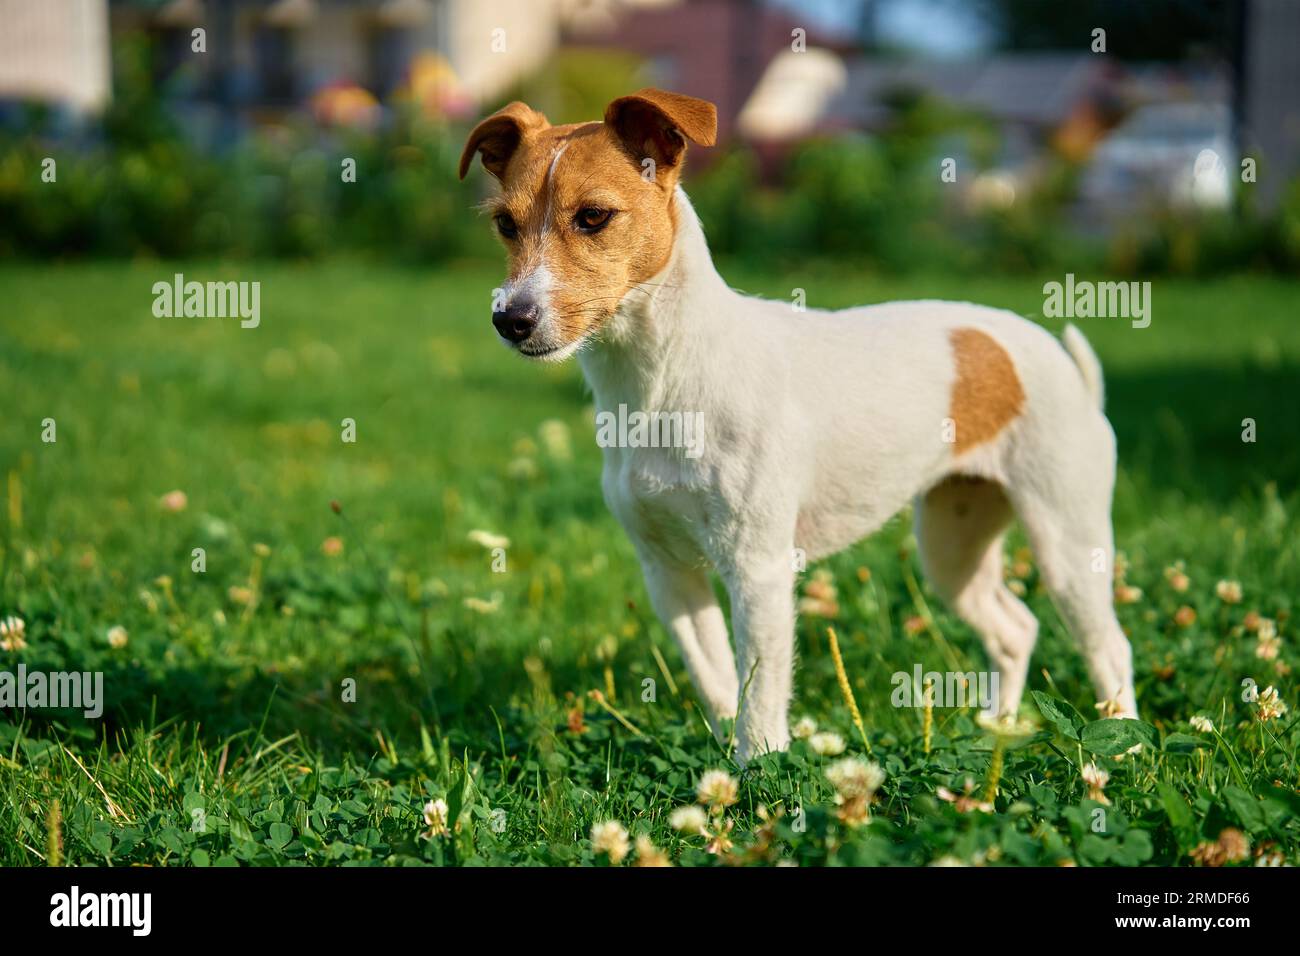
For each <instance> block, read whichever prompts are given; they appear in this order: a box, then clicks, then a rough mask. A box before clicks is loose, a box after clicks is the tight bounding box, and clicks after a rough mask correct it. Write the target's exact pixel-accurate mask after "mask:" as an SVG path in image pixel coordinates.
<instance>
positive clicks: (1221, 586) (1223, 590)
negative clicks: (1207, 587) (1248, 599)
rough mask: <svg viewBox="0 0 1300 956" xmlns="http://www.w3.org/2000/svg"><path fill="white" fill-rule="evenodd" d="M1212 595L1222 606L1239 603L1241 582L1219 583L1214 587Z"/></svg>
mask: <svg viewBox="0 0 1300 956" xmlns="http://www.w3.org/2000/svg"><path fill="white" fill-rule="evenodd" d="M1214 593H1215V594H1216V595H1217V596H1218V598H1219V600H1220V601H1222V602H1223V603H1224V604H1240V603H1241V582H1239V581H1220V582H1219V583H1218V584H1216V585H1215V586H1214Z"/></svg>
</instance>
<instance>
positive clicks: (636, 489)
mask: <svg viewBox="0 0 1300 956" xmlns="http://www.w3.org/2000/svg"><path fill="white" fill-rule="evenodd" d="M601 483H602V487H603V490H604V494H605V501H606V503H607V504H608V505H609V508H610V511H612V512H613V513H614V515H615V516H616V517H617V518H618V520H619V522H620V523H621V524H622V525H623V527H624V528H625V529H626V530H627V532H628V534H629V535H631V536H632V537H633V538H635V539H637V540H638V541H639V542H640V543H642V544H645V545H648V546H651V547H653V548H655V549H656V550H658V551H660V552H661V553H664V554H666V555H669V556H671V557H674V558H677V559H679V560H681V561H683V562H688V563H693V562H695V561H698V560H699V559H700V558H701V557H702V556H705V555H706V554H707V551H708V548H707V542H708V539H709V538H710V537H711V536H712V534H714V533H716V530H717V529H716V528H715V524H716V520H715V519H716V516H715V515H714V511H715V510H716V508H715V505H716V501H715V498H716V495H714V494H713V493H711V492H710V489H709V485H708V483H707V481H706V480H705V479H704V476H703V474H702V473H701V470H700V466H699V465H698V464H697V463H695V462H691V461H689V460H684V459H683V458H682V456H681V455H680V453H678V452H676V451H674V450H672V449H662V448H648V449H627V448H607V449H606V450H605V468H604V474H603V477H602V482H601Z"/></svg>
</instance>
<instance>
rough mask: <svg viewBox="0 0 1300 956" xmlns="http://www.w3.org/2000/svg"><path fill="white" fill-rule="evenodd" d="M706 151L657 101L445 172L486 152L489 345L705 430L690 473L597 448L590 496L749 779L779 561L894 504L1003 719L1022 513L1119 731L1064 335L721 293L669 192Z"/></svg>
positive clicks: (1110, 459) (1074, 354) (1012, 323)
mask: <svg viewBox="0 0 1300 956" xmlns="http://www.w3.org/2000/svg"><path fill="white" fill-rule="evenodd" d="M715 132H716V113H715V110H714V107H713V105H712V104H710V103H707V102H704V101H702V100H698V99H694V98H692V97H688V96H682V95H679V94H675V93H667V92H663V91H660V90H653V89H647V90H642V91H640V92H639V93H635V94H633V95H631V96H625V97H622V98H620V99H617V100H615V101H614V102H612V103H610V104H609V107H608V108H607V109H606V111H605V117H604V120H603V121H599V122H592V123H582V124H575V125H568V126H552V125H550V123H549V122H548V121H547V120H546V117H544V116H543V115H541V114H540V113H538V112H536V111H535V110H533V109H531V108H530V107H528V106H526V105H525V104H523V103H511V104H510V105H509V106H507V107H506V108H505V109H503V110H501V111H500V112H498V113H495V114H493V115H492V116H489V117H488V118H487V119H485V120H483V121H482V122H481V123H480V124H479V125H478V126H477V127H476V128H475V129H474V131H473V132H472V133H471V134H470V137H469V141H468V142H467V143H466V144H465V151H464V153H463V155H462V156H461V160H460V175H461V178H464V176H465V174H466V172H467V170H468V169H469V166H470V163H471V162H472V161H473V159H474V156H475V154H476V153H477V154H480V155H481V156H482V159H483V166H484V167H485V168H486V169H487V171H488V172H489V173H491V174H492V175H493V176H495V177H496V178H497V179H498V180H499V181H500V183H501V186H502V187H503V188H502V192H501V195H500V196H499V197H497V198H494V199H492V200H490V201H489V208H490V210H491V212H492V215H493V220H494V222H495V225H496V228H497V231H498V232H499V233H500V235H501V238H502V240H503V241H504V243H505V245H506V248H507V250H508V252H509V257H510V275H509V280H508V281H507V282H506V283H505V285H504V286H503V288H502V290H501V292H500V294H499V296H498V303H497V306H496V310H495V311H494V312H493V315H492V323H493V325H495V326H496V329H497V331H498V332H499V333H500V336H501V337H502V338H503V339H504V340H505V341H506V342H507V343H508V344H509V345H511V346H512V347H513V348H514V349H515V350H517V351H518V352H519V353H520V354H521V355H526V356H528V357H530V358H535V359H542V360H546V361H560V360H562V359H564V358H567V357H568V356H570V355H574V354H575V353H576V354H577V355H578V359H579V362H580V363H581V365H582V369H583V372H584V373H585V374H586V377H587V381H588V382H589V383H590V385H591V388H592V391H593V393H594V396H595V401H596V405H597V409H598V411H599V410H605V411H609V412H614V411H615V410H617V409H618V407H619V406H620V405H622V406H626V408H628V409H636V410H644V411H646V412H651V411H662V412H665V413H668V412H673V411H679V412H687V413H702V414H703V416H704V418H703V421H704V422H705V424H706V440H705V441H704V443H703V447H702V448H701V449H697V451H698V454H697V455H695V456H687V455H685V454H683V453H682V450H681V449H680V448H664V447H636V448H630V447H608V448H606V449H605V451H604V455H605V465H604V475H603V478H602V485H603V488H604V493H605V499H606V501H607V502H608V504H609V507H610V508H611V510H612V511H613V512H614V514H615V515H616V516H617V517H618V519H619V521H620V522H621V523H622V524H623V527H624V528H625V529H626V530H627V533H628V535H629V536H630V537H631V539H632V542H633V544H634V545H635V547H636V551H637V554H638V555H639V557H640V560H641V564H642V567H643V570H644V572H645V580H646V587H647V589H648V590H649V593H650V598H651V601H652V602H653V604H654V607H655V610H656V611H657V613H658V615H659V617H660V618H661V619H662V621H663V623H664V625H665V627H667V628H668V629H669V631H671V632H672V635H673V637H674V638H675V639H676V641H677V645H678V646H679V647H680V648H681V652H682V656H683V658H684V659H685V662H686V667H687V670H688V671H689V672H690V675H691V679H692V680H693V681H694V683H695V687H696V690H697V691H698V693H699V695H700V697H701V698H702V699H703V702H704V704H705V706H706V708H707V710H708V712H709V715H710V719H711V723H712V725H713V727H714V729H715V732H716V731H718V729H719V728H720V726H721V722H722V721H723V720H724V719H728V718H732V717H734V718H736V738H737V744H738V755H739V757H740V759H741V760H746V759H748V758H749V757H751V756H753V755H754V754H757V753H761V752H763V751H765V750H779V749H783V748H785V747H786V745H787V744H788V742H789V733H790V732H789V726H788V708H789V703H790V695H791V683H792V676H793V666H794V621H795V610H794V585H795V582H794V578H795V570H794V568H795V565H796V562H795V560H794V558H793V555H795V554H797V553H798V549H801V550H802V552H803V553H804V554H805V555H806V556H807V557H808V558H809V559H815V558H817V557H819V556H823V555H827V554H831V553H833V552H835V551H838V550H840V549H842V548H844V547H846V546H848V545H850V544H852V543H854V542H855V541H857V540H859V539H860V538H862V537H864V536H865V535H868V534H870V533H871V532H872V531H874V530H875V529H877V528H879V527H880V526H881V525H882V524H883V523H884V522H885V521H886V520H888V518H889V517H890V516H891V515H893V514H894V513H896V512H897V511H899V510H900V509H901V508H903V507H904V506H905V505H906V504H907V502H908V501H909V500H912V501H913V502H914V505H915V517H916V538H917V543H918V547H919V551H920V558H921V562H922V565H923V567H924V569H925V571H926V574H927V575H928V577H929V579H930V581H931V583H932V584H933V586H934V588H935V590H936V591H938V592H939V594H940V595H941V596H942V597H943V598H944V599H945V600H946V601H947V602H948V603H949V604H950V605H951V607H952V608H953V609H954V610H955V611H956V613H957V614H958V615H960V616H961V617H962V618H963V619H964V620H966V621H967V622H968V623H969V624H970V625H971V626H972V627H973V628H974V629H975V630H976V631H977V632H978V633H979V635H980V637H981V638H982V639H983V642H984V646H985V647H986V649H987V651H988V654H989V656H990V658H991V659H992V662H993V665H994V666H995V667H996V669H997V671H998V672H999V676H1000V695H999V700H998V711H999V713H1001V714H1004V715H1007V714H1014V713H1015V711H1016V710H1017V708H1018V707H1019V704H1020V698H1021V695H1022V693H1023V691H1024V685H1025V676H1026V672H1027V669H1028V665H1029V656H1030V653H1031V651H1032V650H1033V647H1034V641H1035V638H1036V636H1037V631H1038V622H1037V620H1036V619H1035V618H1034V616H1033V615H1032V614H1031V613H1030V611H1029V610H1028V608H1026V607H1025V605H1024V604H1022V603H1021V602H1020V601H1019V600H1018V599H1017V598H1016V597H1015V595H1013V594H1012V593H1011V591H1010V590H1008V589H1007V587H1006V585H1005V584H1004V583H1003V576H1002V538H1003V534H1004V532H1005V530H1006V528H1007V525H1008V524H1009V522H1010V521H1011V520H1012V518H1013V517H1015V516H1017V515H1018V516H1019V518H1020V520H1021V521H1022V523H1023V524H1024V526H1025V528H1026V530H1027V532H1028V535H1029V538H1030V540H1031V542H1032V544H1033V548H1034V551H1035V553H1036V555H1037V558H1038V562H1039V565H1040V568H1041V572H1042V579H1043V582H1044V584H1045V585H1046V587H1047V589H1048V590H1049V591H1050V593H1051V594H1052V596H1053V598H1054V599H1055V601H1056V603H1057V605H1058V607H1059V609H1060V612H1061V615H1062V617H1063V618H1064V619H1065V621H1066V622H1067V624H1068V625H1069V627H1070V629H1071V631H1072V632H1073V634H1074V635H1075V637H1076V638H1077V639H1078V643H1079V645H1080V647H1081V648H1082V651H1083V654H1084V656H1085V657H1086V659H1087V664H1088V669H1089V672H1090V674H1091V677H1092V682H1093V685H1094V689H1095V691H1096V693H1097V695H1098V697H1099V698H1100V700H1101V704H1100V705H1099V706H1100V707H1101V708H1102V710H1103V712H1104V713H1108V714H1114V715H1119V716H1129V717H1132V716H1136V713H1137V711H1136V702H1135V699H1134V693H1133V677H1132V662H1131V651H1130V649H1129V644H1128V641H1127V640H1126V639H1125V636H1124V633H1123V631H1122V630H1121V629H1120V626H1119V623H1118V621H1117V620H1116V619H1115V614H1114V609H1113V606H1112V569H1113V553H1114V552H1113V542H1112V532H1111V522H1110V502H1111V492H1112V488H1113V485H1114V480H1115V437H1114V433H1113V432H1112V431H1111V428H1110V424H1109V423H1108V422H1107V421H1106V418H1105V416H1104V415H1103V414H1102V412H1101V407H1102V377H1101V367H1100V365H1099V363H1098V361H1097V358H1096V356H1095V355H1094V354H1093V352H1092V350H1091V349H1090V348H1089V346H1088V344H1087V342H1086V341H1085V340H1084V338H1083V336H1082V335H1081V334H1080V333H1079V332H1078V331H1077V330H1075V329H1073V328H1067V329H1066V330H1065V334H1064V346H1065V347H1064V348H1062V347H1061V344H1060V343H1058V342H1057V340H1056V339H1055V338H1053V337H1052V336H1051V335H1050V334H1049V333H1047V332H1046V331H1044V330H1043V329H1042V328H1040V327H1039V326H1037V325H1035V324H1033V323H1032V322H1029V321H1026V320H1025V319H1022V318H1020V317H1019V316H1017V315H1015V314H1013V313H1011V312H1006V311H1002V310H1000V309H992V308H986V307H984V306H979V305H971V304H969V303H961V302H937V301H918V302H892V303H887V304H884V305H874V306H867V307H863V308H855V309H847V310H844V311H841V312H822V311H815V310H809V311H807V312H806V313H799V312H796V311H795V310H794V309H793V308H792V307H791V306H790V305H789V304H786V303H783V302H774V301H764V300H761V299H754V298H749V297H746V296H743V295H740V294H739V293H737V292H734V291H732V290H731V289H730V288H728V287H727V284H726V282H725V281H723V279H722V278H721V276H719V275H718V273H717V271H716V270H715V269H714V266H713V261H712V259H711V257H710V255H709V249H708V245H707V244H706V242H705V238H704V233H703V231H702V229H701V227H700V223H699V220H698V219H697V217H696V215H695V212H694V210H693V209H692V208H691V205H690V202H689V201H688V200H687V198H686V194H685V193H684V192H683V191H682V189H681V188H680V186H679V185H678V180H679V178H680V175H681V171H682V161H683V157H684V153H685V150H686V141H687V140H690V141H692V142H695V143H699V144H701V145H711V144H712V143H713V141H714V137H715ZM710 567H712V568H713V569H714V570H716V572H717V573H718V574H719V575H720V576H721V578H722V581H723V582H724V584H725V586H726V589H727V592H728V594H729V596H730V599H731V608H732V624H733V627H734V629H735V652H734V654H733V652H732V648H731V646H730V644H729V643H728V639H727V629H726V624H725V623H724V619H723V615H722V611H721V609H720V608H719V606H718V602H717V599H716V598H715V596H714V592H713V588H712V586H711V585H710V579H709V568H710ZM742 685H747V690H746V691H745V693H744V699H743V700H742V699H741V697H742ZM738 707H739V712H737V708H738Z"/></svg>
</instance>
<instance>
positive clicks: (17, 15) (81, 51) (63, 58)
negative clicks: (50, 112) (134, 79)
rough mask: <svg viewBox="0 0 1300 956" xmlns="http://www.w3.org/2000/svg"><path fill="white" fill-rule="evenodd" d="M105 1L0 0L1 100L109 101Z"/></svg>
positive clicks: (89, 106) (92, 105)
mask: <svg viewBox="0 0 1300 956" xmlns="http://www.w3.org/2000/svg"><path fill="white" fill-rule="evenodd" d="M110 72H111V71H110V68H109V59H108V3H107V0H41V2H40V3H33V2H31V0H0V99H32V100H40V101H44V102H54V103H59V104H62V105H65V106H69V107H71V108H72V109H74V110H79V111H87V110H97V109H99V108H101V107H103V106H104V104H105V103H107V102H108V98H109V89H110V81H109V77H110Z"/></svg>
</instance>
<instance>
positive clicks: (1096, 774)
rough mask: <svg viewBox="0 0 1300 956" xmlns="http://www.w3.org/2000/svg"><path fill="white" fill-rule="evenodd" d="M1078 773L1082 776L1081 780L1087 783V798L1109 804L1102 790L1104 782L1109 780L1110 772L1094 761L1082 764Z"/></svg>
mask: <svg viewBox="0 0 1300 956" xmlns="http://www.w3.org/2000/svg"><path fill="white" fill-rule="evenodd" d="M1079 774H1080V776H1082V777H1083V782H1084V783H1086V784H1087V785H1088V799H1089V800H1096V801H1097V802H1098V803H1104V804H1107V805H1109V804H1110V800H1108V799H1107V798H1106V794H1105V793H1104V792H1103V791H1104V790H1105V789H1106V784H1107V783H1109V782H1110V774H1109V773H1107V772H1106V771H1105V770H1102V769H1101V768H1100V767H1098V766H1097V765H1096V764H1095V763H1088V764H1084V765H1083V767H1082V768H1081V769H1080V770H1079Z"/></svg>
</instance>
